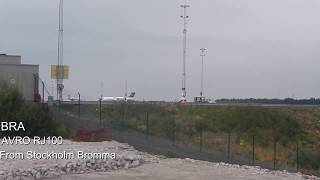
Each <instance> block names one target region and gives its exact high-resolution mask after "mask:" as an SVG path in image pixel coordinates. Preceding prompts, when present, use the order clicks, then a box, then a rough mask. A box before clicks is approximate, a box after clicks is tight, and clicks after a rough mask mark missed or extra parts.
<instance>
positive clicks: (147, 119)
mask: <svg viewBox="0 0 320 180" xmlns="http://www.w3.org/2000/svg"><path fill="white" fill-rule="evenodd" d="M145 118H146V139H148V138H149V114H148V112H146V115H145Z"/></svg>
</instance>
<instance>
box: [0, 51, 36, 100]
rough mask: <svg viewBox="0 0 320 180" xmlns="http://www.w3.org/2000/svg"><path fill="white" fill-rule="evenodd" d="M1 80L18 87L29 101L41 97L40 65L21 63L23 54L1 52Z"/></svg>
mask: <svg viewBox="0 0 320 180" xmlns="http://www.w3.org/2000/svg"><path fill="white" fill-rule="evenodd" d="M0 82H4V83H6V84H8V85H9V86H13V87H16V88H17V89H18V91H19V92H20V93H21V94H22V95H23V97H24V99H25V100H27V101H35V100H38V99H39V65H33V64H21V56H13V55H6V54H0ZM40 99H41V97H40Z"/></svg>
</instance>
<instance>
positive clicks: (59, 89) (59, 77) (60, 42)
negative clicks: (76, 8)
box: [57, 0, 64, 103]
mask: <svg viewBox="0 0 320 180" xmlns="http://www.w3.org/2000/svg"><path fill="white" fill-rule="evenodd" d="M58 32H59V34H58V68H57V99H58V100H59V103H60V102H61V101H62V100H63V99H62V91H63V89H64V85H63V78H64V77H63V76H64V69H63V0H60V2H59V31H58Z"/></svg>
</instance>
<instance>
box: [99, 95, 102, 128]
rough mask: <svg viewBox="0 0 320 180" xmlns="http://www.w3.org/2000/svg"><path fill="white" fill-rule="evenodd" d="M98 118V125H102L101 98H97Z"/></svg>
mask: <svg viewBox="0 0 320 180" xmlns="http://www.w3.org/2000/svg"><path fill="white" fill-rule="evenodd" d="M99 120H100V126H102V114H101V99H99Z"/></svg>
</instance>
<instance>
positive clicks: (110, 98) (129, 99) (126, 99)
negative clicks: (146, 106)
mask: <svg viewBox="0 0 320 180" xmlns="http://www.w3.org/2000/svg"><path fill="white" fill-rule="evenodd" d="M135 94H136V93H135V92H132V93H131V94H130V95H129V96H126V95H125V96H123V97H102V98H100V99H99V100H101V101H134V96H135Z"/></svg>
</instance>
